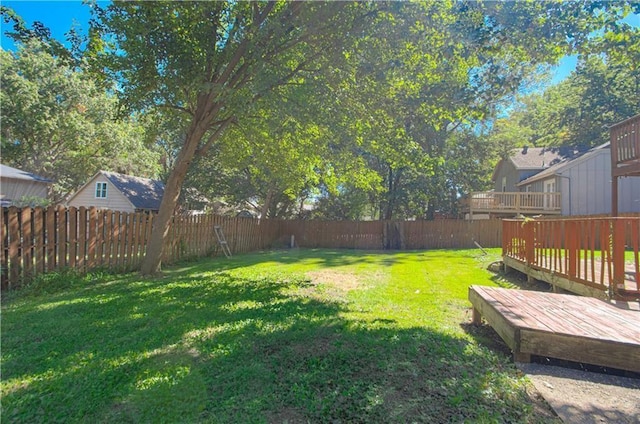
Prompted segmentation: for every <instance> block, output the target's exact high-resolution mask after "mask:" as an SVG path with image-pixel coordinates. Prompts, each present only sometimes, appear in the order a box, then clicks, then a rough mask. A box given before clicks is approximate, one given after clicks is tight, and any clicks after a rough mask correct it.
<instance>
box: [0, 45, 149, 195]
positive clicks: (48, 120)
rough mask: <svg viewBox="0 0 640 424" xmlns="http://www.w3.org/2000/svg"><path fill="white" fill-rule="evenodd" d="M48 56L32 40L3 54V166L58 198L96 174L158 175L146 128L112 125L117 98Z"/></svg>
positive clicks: (132, 123) (127, 122)
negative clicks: (47, 182)
mask: <svg viewBox="0 0 640 424" xmlns="http://www.w3.org/2000/svg"><path fill="white" fill-rule="evenodd" d="M50 51H51V50H50V46H48V45H47V43H46V42H42V41H39V40H37V39H31V40H27V41H26V42H25V43H24V44H22V45H21V46H20V47H19V48H18V50H17V51H16V52H15V53H11V52H8V51H0V67H2V76H1V77H0V103H1V104H2V114H1V116H0V126H1V127H2V132H1V137H2V138H1V143H2V158H3V161H4V162H5V163H7V164H10V165H13V166H16V167H19V168H22V169H25V170H27V171H31V172H35V173H37V174H39V175H42V176H44V177H48V178H50V179H52V180H53V181H54V186H53V190H54V193H53V195H54V199H55V200H60V199H61V198H62V197H63V196H64V195H66V194H68V193H69V192H70V191H72V190H74V189H76V188H78V187H79V186H80V185H81V184H83V183H84V182H86V180H87V178H88V177H89V176H90V175H91V174H93V173H95V172H97V171H99V170H100V169H105V170H111V171H116V172H123V173H131V174H136V175H142V176H150V177H155V176H156V174H157V171H158V170H157V154H156V153H155V152H154V150H152V149H149V148H148V147H147V146H146V145H145V140H146V135H145V129H144V126H143V123H142V122H140V121H139V120H138V119H137V118H136V117H135V116H131V117H128V118H127V119H121V120H116V119H115V117H116V112H117V107H118V99H117V98H116V97H115V96H113V95H109V94H107V93H106V92H105V91H104V90H102V89H100V88H99V87H98V86H97V85H96V84H95V82H94V81H93V79H92V77H91V76H90V75H88V74H87V73H86V72H82V71H79V70H77V69H74V68H72V67H71V66H69V64H68V62H65V61H63V60H60V59H59V58H57V57H55V56H53V55H52V54H51V53H50Z"/></svg>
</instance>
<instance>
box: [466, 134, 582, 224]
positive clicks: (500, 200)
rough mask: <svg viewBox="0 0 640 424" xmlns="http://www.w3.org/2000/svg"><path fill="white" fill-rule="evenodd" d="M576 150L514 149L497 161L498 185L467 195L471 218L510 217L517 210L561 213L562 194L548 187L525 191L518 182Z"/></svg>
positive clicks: (526, 212)
mask: <svg viewBox="0 0 640 424" xmlns="http://www.w3.org/2000/svg"><path fill="white" fill-rule="evenodd" d="M572 153H573V152H572V151H571V150H569V149H560V148H550V147H527V146H524V147H523V148H522V149H516V150H514V151H513V152H512V153H511V155H510V156H509V157H508V158H504V159H502V160H501V161H500V162H498V164H497V165H496V168H495V170H494V172H493V176H492V180H493V182H494V189H493V190H492V191H487V192H473V193H470V194H469V196H468V197H467V198H465V199H464V202H465V204H464V206H463V211H464V212H465V213H466V215H465V216H466V218H467V219H487V218H491V217H507V216H514V215H517V214H523V215H537V214H549V215H558V214H560V194H559V193H557V192H556V190H555V187H550V186H549V187H547V190H546V191H547V193H548V194H544V195H543V194H533V193H532V194H529V195H526V196H525V195H524V194H522V193H521V190H520V189H519V188H518V184H519V183H520V182H521V181H523V180H526V179H527V178H529V177H531V176H533V175H536V174H538V173H539V172H541V171H544V170H545V169H547V168H549V167H551V166H553V165H555V164H557V163H559V162H561V161H562V160H564V159H565V158H566V157H567V156H570V155H571V154H572Z"/></svg>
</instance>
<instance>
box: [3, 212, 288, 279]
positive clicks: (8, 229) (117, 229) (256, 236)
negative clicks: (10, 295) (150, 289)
mask: <svg viewBox="0 0 640 424" xmlns="http://www.w3.org/2000/svg"><path fill="white" fill-rule="evenodd" d="M152 224H153V215H151V214H146V213H142V212H139V213H124V212H119V211H111V210H98V209H95V208H89V209H87V208H84V207H81V208H75V207H70V208H64V207H57V208H56V207H49V208H46V209H42V208H35V209H31V208H24V209H18V208H15V207H11V208H2V209H0V231H1V233H2V234H1V240H2V249H1V255H2V286H3V287H11V285H15V284H17V283H19V282H20V281H23V280H28V279H29V278H31V277H33V276H34V275H36V274H41V273H44V272H49V271H54V270H57V269H62V268H74V269H77V270H79V271H80V272H86V271H88V270H91V269H96V268H108V269H113V270H117V271H131V270H135V269H138V268H139V266H140V263H141V261H142V258H143V257H144V255H145V253H146V245H147V241H148V239H149V236H150V234H151V226H152ZM214 225H220V226H221V227H222V229H223V231H224V233H225V236H226V238H227V242H228V243H229V246H230V248H231V250H232V251H233V252H235V253H241V252H249V251H252V250H257V249H262V248H266V247H269V246H270V245H271V243H272V242H273V241H274V240H275V239H276V238H277V237H278V225H277V222H269V221H267V222H262V223H260V222H258V221H257V220H253V219H249V218H227V217H221V216H216V215H196V216H190V217H180V216H176V217H174V218H173V222H172V225H171V227H170V231H169V237H168V239H167V242H166V244H165V246H164V249H163V262H165V263H172V262H175V261H178V260H181V259H186V258H189V257H198V256H204V255H209V254H215V253H216V249H217V246H218V245H217V240H216V238H215V235H214V232H213V231H214V230H213V227H214Z"/></svg>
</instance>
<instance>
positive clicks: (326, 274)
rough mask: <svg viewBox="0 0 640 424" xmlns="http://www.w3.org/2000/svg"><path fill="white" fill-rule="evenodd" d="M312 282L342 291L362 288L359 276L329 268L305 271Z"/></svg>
mask: <svg viewBox="0 0 640 424" xmlns="http://www.w3.org/2000/svg"><path fill="white" fill-rule="evenodd" d="M307 277H309V278H310V279H311V282H312V283H313V284H325V285H330V286H332V287H334V288H336V289H340V290H343V291H347V292H348V291H351V290H356V289H359V288H362V286H363V282H362V281H361V279H360V277H359V276H358V275H356V274H352V273H350V272H340V271H334V270H330V269H323V270H321V271H311V272H308V273H307Z"/></svg>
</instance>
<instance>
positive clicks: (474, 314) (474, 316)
mask: <svg viewBox="0 0 640 424" xmlns="http://www.w3.org/2000/svg"><path fill="white" fill-rule="evenodd" d="M471 324H473V325H481V324H482V315H480V311H479V310H477V309H476V308H473V309H472V310H471Z"/></svg>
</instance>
